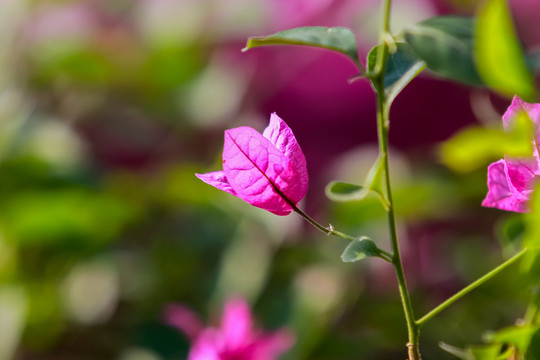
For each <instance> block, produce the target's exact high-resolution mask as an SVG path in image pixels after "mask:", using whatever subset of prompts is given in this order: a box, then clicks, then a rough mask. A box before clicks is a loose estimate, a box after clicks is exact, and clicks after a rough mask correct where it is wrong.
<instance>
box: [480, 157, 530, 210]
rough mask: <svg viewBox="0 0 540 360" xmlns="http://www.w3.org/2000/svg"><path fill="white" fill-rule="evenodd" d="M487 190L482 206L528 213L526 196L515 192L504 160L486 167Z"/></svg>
mask: <svg viewBox="0 0 540 360" xmlns="http://www.w3.org/2000/svg"><path fill="white" fill-rule="evenodd" d="M488 189H489V191H488V194H487V196H486V198H485V199H484V201H483V202H482V206H487V207H495V208H498V209H501V210H507V211H516V212H527V211H528V206H527V202H528V197H527V195H528V194H527V193H526V192H523V193H521V192H519V191H517V190H516V188H515V187H514V185H513V184H512V181H511V178H510V176H509V174H508V166H507V163H506V161H505V160H499V161H497V162H495V163H493V164H491V165H490V166H489V167H488Z"/></svg>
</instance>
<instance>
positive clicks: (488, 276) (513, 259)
mask: <svg viewBox="0 0 540 360" xmlns="http://www.w3.org/2000/svg"><path fill="white" fill-rule="evenodd" d="M527 250H528V249H527V248H525V249H523V250H521V251H520V252H518V253H517V254H516V255H514V256H512V257H511V258H510V259H508V260H506V261H505V262H504V263H502V264H501V265H499V266H497V267H496V268H495V269H493V270H491V271H490V272H488V273H487V274H485V275H484V276H482V277H481V278H479V279H478V280H476V281H475V282H473V283H472V284H470V285H468V286H467V287H465V288H463V289H462V290H461V291H459V292H457V293H456V294H455V295H453V296H451V297H450V298H448V299H447V300H446V301H444V302H443V303H441V304H440V305H439V306H437V307H436V308H434V309H433V310H431V311H430V312H428V313H427V314H426V315H424V316H423V317H422V318H421V319H419V320H418V321H417V322H416V325H417V326H419V327H421V326H423V325H424V324H425V323H426V322H428V321H429V320H431V319H432V318H433V317H435V316H436V315H437V314H439V313H440V312H441V311H443V310H444V309H446V308H447V307H449V306H450V305H452V304H453V303H455V302H456V301H458V300H459V299H461V298H462V297H463V296H464V295H466V294H468V293H469V292H471V291H472V290H474V289H476V288H477V287H479V286H480V285H482V284H483V283H485V282H486V281H488V280H489V279H491V278H492V277H494V276H495V275H497V274H498V273H500V272H501V271H503V270H504V269H506V268H507V267H509V266H510V265H512V264H513V263H514V262H516V261H517V260H518V259H519V258H521V257H522V256H523V255H524V254H525V253H526V252H527Z"/></svg>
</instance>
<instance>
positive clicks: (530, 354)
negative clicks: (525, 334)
mask: <svg viewBox="0 0 540 360" xmlns="http://www.w3.org/2000/svg"><path fill="white" fill-rule="evenodd" d="M525 358H526V359H527V360H535V359H540V330H536V332H535V333H534V334H533V336H532V337H531V341H530V343H529V347H528V348H527V352H526V353H525Z"/></svg>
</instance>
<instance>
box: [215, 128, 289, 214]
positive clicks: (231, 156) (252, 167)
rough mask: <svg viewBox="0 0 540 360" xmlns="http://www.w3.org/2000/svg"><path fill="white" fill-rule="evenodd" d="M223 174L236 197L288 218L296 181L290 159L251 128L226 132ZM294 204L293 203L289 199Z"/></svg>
mask: <svg viewBox="0 0 540 360" xmlns="http://www.w3.org/2000/svg"><path fill="white" fill-rule="evenodd" d="M223 171H224V172H225V176H226V177H227V179H228V180H229V183H230V184H231V186H232V188H233V189H234V191H235V192H236V196H238V197H239V198H241V199H243V200H245V201H247V202H248V203H250V204H251V205H253V206H257V207H260V208H262V209H265V210H268V211H270V212H272V213H274V214H276V215H287V214H289V213H290V212H291V211H292V207H291V205H290V204H289V203H288V202H287V200H285V198H284V197H282V196H281V195H280V194H278V192H277V191H276V189H279V191H280V192H281V193H282V194H283V195H284V196H285V197H287V198H288V195H289V196H290V195H293V194H291V185H293V184H294V183H295V182H296V178H295V173H294V172H293V171H291V164H290V161H289V159H287V157H286V156H285V155H284V154H282V153H281V152H280V151H279V150H278V149H277V148H276V147H275V146H274V145H273V144H272V143H271V142H270V141H269V140H268V139H267V138H265V137H264V136H262V135H261V134H259V133H258V132H257V131H255V130H254V129H252V128H249V127H239V128H235V129H231V130H227V131H225V144H224V146H223ZM289 201H292V200H289Z"/></svg>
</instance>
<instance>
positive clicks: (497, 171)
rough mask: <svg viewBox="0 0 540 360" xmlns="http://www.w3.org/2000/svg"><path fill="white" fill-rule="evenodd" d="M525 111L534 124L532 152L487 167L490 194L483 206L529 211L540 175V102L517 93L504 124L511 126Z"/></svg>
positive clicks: (505, 115) (505, 116)
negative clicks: (524, 156)
mask: <svg viewBox="0 0 540 360" xmlns="http://www.w3.org/2000/svg"><path fill="white" fill-rule="evenodd" d="M521 112H525V113H526V114H527V115H528V116H529V118H530V119H531V120H532V122H533V124H534V129H535V130H534V136H533V139H532V142H533V155H532V156H531V157H530V158H525V159H510V158H505V159H502V160H499V161H497V162H494V163H492V164H491V165H490V166H489V168H488V194H487V196H486V198H485V199H484V201H483V202H482V205H483V206H487V207H495V208H498V209H501V210H507V211H515V212H528V211H529V206H528V203H529V199H530V196H531V194H532V192H533V191H534V187H535V185H536V183H537V181H538V179H540V157H539V154H538V143H537V139H538V136H539V135H540V134H539V129H540V104H529V103H527V102H525V101H523V100H521V99H520V98H519V97H517V96H515V97H514V99H513V100H512V104H511V105H510V107H509V108H508V110H507V111H506V113H505V114H504V115H503V124H504V128H505V129H508V128H509V127H510V126H511V122H512V120H513V119H515V118H516V116H518V114H519V113H521Z"/></svg>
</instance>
